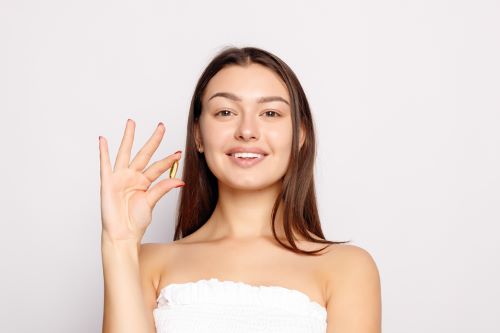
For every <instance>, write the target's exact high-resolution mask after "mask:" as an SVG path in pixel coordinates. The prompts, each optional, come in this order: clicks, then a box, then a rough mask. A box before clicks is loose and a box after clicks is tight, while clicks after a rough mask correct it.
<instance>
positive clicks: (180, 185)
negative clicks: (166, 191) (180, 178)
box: [175, 184, 186, 187]
mask: <svg viewBox="0 0 500 333" xmlns="http://www.w3.org/2000/svg"><path fill="white" fill-rule="evenodd" d="M184 185H186V184H179V185H176V186H175V187H182V186H184Z"/></svg>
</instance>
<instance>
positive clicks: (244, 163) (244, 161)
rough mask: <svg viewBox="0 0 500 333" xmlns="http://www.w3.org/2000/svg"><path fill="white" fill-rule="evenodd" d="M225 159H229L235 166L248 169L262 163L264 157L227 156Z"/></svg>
mask: <svg viewBox="0 0 500 333" xmlns="http://www.w3.org/2000/svg"><path fill="white" fill-rule="evenodd" d="M227 157H229V159H230V160H231V161H232V162H233V163H235V164H236V165H238V166H240V167H242V168H249V167H251V166H254V165H255V164H257V163H259V162H260V161H262V160H263V159H264V158H265V157H266V156H265V155H261V156H260V157H254V158H239V157H234V156H233V155H227Z"/></svg>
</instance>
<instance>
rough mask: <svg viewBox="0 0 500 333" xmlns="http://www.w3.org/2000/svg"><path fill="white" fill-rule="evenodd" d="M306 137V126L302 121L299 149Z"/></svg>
mask: <svg viewBox="0 0 500 333" xmlns="http://www.w3.org/2000/svg"><path fill="white" fill-rule="evenodd" d="M305 139H306V128H305V126H304V124H303V123H301V124H300V142H299V150H301V149H302V145H303V144H304V141H305Z"/></svg>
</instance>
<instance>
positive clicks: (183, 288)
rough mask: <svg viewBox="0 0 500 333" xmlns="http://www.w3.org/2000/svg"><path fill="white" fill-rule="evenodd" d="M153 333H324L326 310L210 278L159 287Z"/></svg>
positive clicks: (302, 299)
mask: <svg viewBox="0 0 500 333" xmlns="http://www.w3.org/2000/svg"><path fill="white" fill-rule="evenodd" d="M153 316H154V320H155V325H156V332H157V333H196V332H203V333H209V332H217V333H229V332H231V333H244V332H245V333H246V332H248V333H250V332H251V333H264V332H266V333H267V332H272V333H280V332H283V333H284V332H286V333H295V332H296V333H299V332H300V333H325V332H326V318H327V312H326V308H325V307H324V306H322V305H320V304H319V303H317V302H315V301H312V300H311V299H310V298H309V296H307V295H306V294H304V293H303V292H300V291H298V290H295V289H288V288H285V287H279V286H253V285H250V284H246V283H244V282H236V281H229V280H226V281H220V280H218V279H215V278H211V279H207V280H198V281H195V282H186V283H172V284H169V285H167V286H165V287H164V288H163V289H162V290H161V291H160V294H159V296H158V299H157V307H156V308H155V309H154V310H153Z"/></svg>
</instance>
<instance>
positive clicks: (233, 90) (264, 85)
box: [203, 64, 290, 104]
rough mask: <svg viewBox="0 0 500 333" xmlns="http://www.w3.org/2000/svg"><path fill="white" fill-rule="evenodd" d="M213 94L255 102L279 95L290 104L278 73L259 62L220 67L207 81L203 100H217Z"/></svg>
mask: <svg viewBox="0 0 500 333" xmlns="http://www.w3.org/2000/svg"><path fill="white" fill-rule="evenodd" d="M214 95H217V96H220V97H226V98H227V97H233V98H232V99H234V100H236V99H239V100H243V101H244V100H248V101H256V102H257V101H258V100H261V99H262V98H266V97H281V98H282V99H283V100H284V101H287V102H288V104H290V98H289V94H288V88H287V86H286V84H285V83H284V82H283V80H282V79H281V78H280V77H279V75H278V74H276V73H275V72H274V71H272V70H271V69H269V68H267V67H265V66H263V65H260V64H251V65H248V66H240V65H230V66H226V67H224V68H223V69H221V70H220V71H219V72H218V73H217V74H216V75H214V76H213V77H212V79H211V80H210V81H209V83H208V85H207V87H206V89H205V93H204V94H203V102H205V103H208V102H209V100H217V98H213V96H214Z"/></svg>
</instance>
